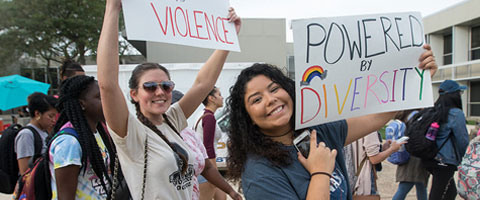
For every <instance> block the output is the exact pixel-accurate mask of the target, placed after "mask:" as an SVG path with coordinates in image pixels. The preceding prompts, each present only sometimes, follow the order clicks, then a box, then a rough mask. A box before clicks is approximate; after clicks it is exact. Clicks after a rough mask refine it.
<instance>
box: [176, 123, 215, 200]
mask: <svg viewBox="0 0 480 200" xmlns="http://www.w3.org/2000/svg"><path fill="white" fill-rule="evenodd" d="M180 135H181V136H182V138H183V141H185V143H187V145H188V147H189V148H190V150H192V152H193V154H192V155H193V157H194V163H193V169H194V170H195V176H193V193H192V200H198V199H199V198H200V188H199V184H198V180H197V177H198V175H200V174H201V173H202V171H203V168H205V159H207V158H208V156H207V151H206V150H205V147H204V146H203V142H202V139H200V137H199V136H198V134H197V133H196V132H195V131H194V130H192V129H190V128H185V129H183V131H182V132H180Z"/></svg>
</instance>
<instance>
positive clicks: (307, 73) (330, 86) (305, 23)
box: [292, 12, 433, 129]
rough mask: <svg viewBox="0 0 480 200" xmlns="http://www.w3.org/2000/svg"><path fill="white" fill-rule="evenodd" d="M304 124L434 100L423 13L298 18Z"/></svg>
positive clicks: (299, 116) (299, 123) (299, 122)
mask: <svg viewBox="0 0 480 200" xmlns="http://www.w3.org/2000/svg"><path fill="white" fill-rule="evenodd" d="M292 27H293V39H294V51H295V92H296V118H295V119H296V122H295V128H296V129H300V128H304V127H309V126H313V125H318V124H322V123H325V122H330V121H335V120H339V119H346V118H350V117H356V116H361V115H366V114H371V113H378V112H387V111H395V110H404V109H411V108H419V107H428V106H432V105H433V94H432V86H431V79H430V72H429V71H428V70H425V71H424V70H421V69H419V68H418V65H419V58H420V55H421V54H422V53H423V52H424V51H425V50H424V49H423V48H422V46H423V44H425V42H424V33H423V24H422V17H421V16H420V13H417V12H412V13H392V14H383V15H366V16H348V17H334V18H318V19H303V20H294V21H293V22H292Z"/></svg>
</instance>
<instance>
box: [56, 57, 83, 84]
mask: <svg viewBox="0 0 480 200" xmlns="http://www.w3.org/2000/svg"><path fill="white" fill-rule="evenodd" d="M77 75H85V70H83V68H82V66H81V65H80V64H79V63H77V62H75V61H73V60H70V59H66V60H64V61H63V63H62V65H61V66H60V80H61V81H65V80H66V79H67V78H70V77H73V76H77Z"/></svg>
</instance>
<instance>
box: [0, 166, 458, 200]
mask: <svg viewBox="0 0 480 200" xmlns="http://www.w3.org/2000/svg"><path fill="white" fill-rule="evenodd" d="M382 166H383V170H382V171H381V172H378V182H377V185H378V188H379V191H380V196H381V197H382V199H392V197H393V194H395V192H396V190H397V186H398V183H396V182H395V170H396V166H395V165H393V164H391V163H389V162H383V163H382ZM455 177H456V175H455ZM234 188H238V187H234ZM11 198H12V197H11V196H10V195H5V194H1V193H0V200H11ZM229 199H230V198H229ZM415 199H417V198H416V196H415V189H412V190H411V191H410V193H408V196H407V198H406V200H415ZM457 199H458V200H461V198H460V197H458V196H457Z"/></svg>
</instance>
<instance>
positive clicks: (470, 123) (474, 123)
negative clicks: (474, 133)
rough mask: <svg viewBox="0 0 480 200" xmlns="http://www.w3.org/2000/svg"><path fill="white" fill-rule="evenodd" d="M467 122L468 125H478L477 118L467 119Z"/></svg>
mask: <svg viewBox="0 0 480 200" xmlns="http://www.w3.org/2000/svg"><path fill="white" fill-rule="evenodd" d="M467 124H468V125H477V121H476V120H467Z"/></svg>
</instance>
